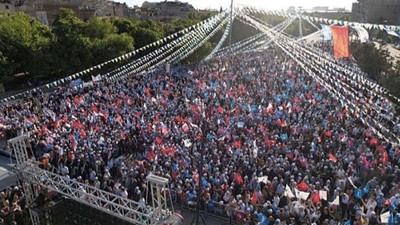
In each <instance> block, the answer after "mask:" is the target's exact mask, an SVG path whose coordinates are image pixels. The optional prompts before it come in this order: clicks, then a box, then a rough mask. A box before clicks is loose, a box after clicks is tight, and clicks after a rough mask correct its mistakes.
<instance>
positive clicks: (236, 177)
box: [235, 173, 243, 184]
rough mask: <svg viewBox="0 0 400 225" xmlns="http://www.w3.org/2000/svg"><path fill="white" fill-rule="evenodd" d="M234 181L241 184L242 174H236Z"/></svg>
mask: <svg viewBox="0 0 400 225" xmlns="http://www.w3.org/2000/svg"><path fill="white" fill-rule="evenodd" d="M235 182H236V183H238V184H242V183H243V178H242V175H241V174H240V173H237V174H236V176H235Z"/></svg>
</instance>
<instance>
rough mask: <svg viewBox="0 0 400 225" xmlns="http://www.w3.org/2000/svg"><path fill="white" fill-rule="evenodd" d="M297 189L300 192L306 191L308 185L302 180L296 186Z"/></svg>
mask: <svg viewBox="0 0 400 225" xmlns="http://www.w3.org/2000/svg"><path fill="white" fill-rule="evenodd" d="M297 187H298V188H299V190H300V191H307V190H308V185H307V184H306V182H304V180H302V181H301V182H300V183H298V184H297Z"/></svg>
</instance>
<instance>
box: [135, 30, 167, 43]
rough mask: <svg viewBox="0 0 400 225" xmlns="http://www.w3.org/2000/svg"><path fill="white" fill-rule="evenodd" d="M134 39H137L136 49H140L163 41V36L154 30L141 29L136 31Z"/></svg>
mask: <svg viewBox="0 0 400 225" xmlns="http://www.w3.org/2000/svg"><path fill="white" fill-rule="evenodd" d="M133 37H134V39H135V43H136V48H140V47H142V46H145V45H147V44H150V43H153V42H155V41H157V40H159V39H161V37H162V36H161V34H159V33H157V32H156V31H154V30H150V29H146V28H143V27H139V28H138V29H137V30H136V31H135V33H134V36H133Z"/></svg>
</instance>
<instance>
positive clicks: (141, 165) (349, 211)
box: [0, 49, 400, 225]
mask: <svg viewBox="0 0 400 225" xmlns="http://www.w3.org/2000/svg"><path fill="white" fill-rule="evenodd" d="M365 101H371V100H370V99H365ZM381 101H382V102H384V101H385V99H381ZM0 111H1V115H0V123H1V125H2V126H1V127H3V129H8V130H9V131H8V133H11V134H21V133H29V134H30V140H31V146H32V149H33V152H34V155H35V157H36V159H37V160H39V161H40V162H41V164H42V165H41V166H42V167H43V168H46V169H49V170H52V171H56V172H57V173H60V174H61V175H63V176H66V177H69V178H70V179H76V180H78V181H81V182H85V183H87V184H91V185H94V186H96V187H98V188H101V189H104V190H107V191H110V192H113V193H115V194H117V195H120V196H123V197H127V198H130V199H133V200H135V201H138V202H140V203H145V202H146V199H145V193H146V190H147V187H146V183H145V177H146V176H147V175H148V174H149V173H153V174H156V175H160V176H163V177H167V178H169V180H170V184H169V188H170V190H171V193H172V199H173V200H174V202H177V203H188V202H190V201H192V202H193V201H196V199H197V198H201V200H202V203H203V204H204V206H205V208H207V210H208V211H213V210H215V208H216V207H217V206H219V205H223V206H224V211H225V214H226V215H227V216H228V217H230V218H233V219H235V220H237V221H238V222H239V223H240V224H324V225H328V224H329V225H330V224H338V223H339V222H341V223H344V224H357V225H361V224H379V223H381V222H384V220H386V219H385V218H386V217H388V221H389V224H400V212H399V201H400V180H399V179H400V169H399V166H398V162H399V160H400V149H399V146H397V145H394V144H391V143H387V142H385V141H383V140H382V139H380V138H378V137H377V136H376V135H375V134H374V133H373V132H372V131H371V130H370V129H369V128H368V127H366V126H365V125H364V124H363V123H362V121H361V120H360V119H359V118H358V117H357V116H355V115H353V114H352V113H350V112H349V111H348V110H347V109H346V107H344V106H342V105H341V104H340V102H339V101H338V100H337V99H335V98H334V96H332V95H331V94H330V93H329V92H328V91H327V90H326V89H325V88H324V87H323V86H322V85H321V84H320V83H318V82H316V81H315V80H313V79H312V77H310V76H308V75H307V74H305V72H304V71H303V70H302V69H301V68H300V67H299V66H298V65H297V64H296V62H294V61H292V60H290V59H289V58H288V57H287V56H285V55H283V54H280V53H278V52H276V51H275V50H274V49H269V50H267V51H265V52H263V53H246V54H242V55H236V56H227V57H225V58H220V59H216V60H213V61H211V62H208V63H206V64H201V65H198V66H196V67H192V68H174V69H173V70H172V71H171V72H170V73H168V74H163V73H161V72H160V73H151V74H147V75H145V76H132V77H128V78H124V79H120V80H112V81H111V80H103V81H99V82H89V83H86V84H85V85H84V86H80V87H59V88H58V90H57V91H55V92H52V93H50V94H44V95H33V96H30V97H27V98H26V99H23V100H18V101H16V102H14V103H8V104H5V105H2V106H0ZM200 157H202V158H203V162H204V163H203V165H200V163H199V162H200V161H201V160H200V159H201V158H200ZM200 166H201V167H202V168H201V171H202V174H201V175H202V176H201V177H202V178H201V179H200V178H199V176H200V174H199V170H200ZM198 186H200V187H201V193H198ZM10 202H11V201H10ZM12 202H14V201H12ZM12 205H13V203H12ZM387 212H389V213H387Z"/></svg>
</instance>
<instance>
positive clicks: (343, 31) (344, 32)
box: [331, 26, 350, 58]
mask: <svg viewBox="0 0 400 225" xmlns="http://www.w3.org/2000/svg"><path fill="white" fill-rule="evenodd" d="M331 30H332V37H333V51H334V56H335V58H350V45H349V27H345V26H331Z"/></svg>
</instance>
